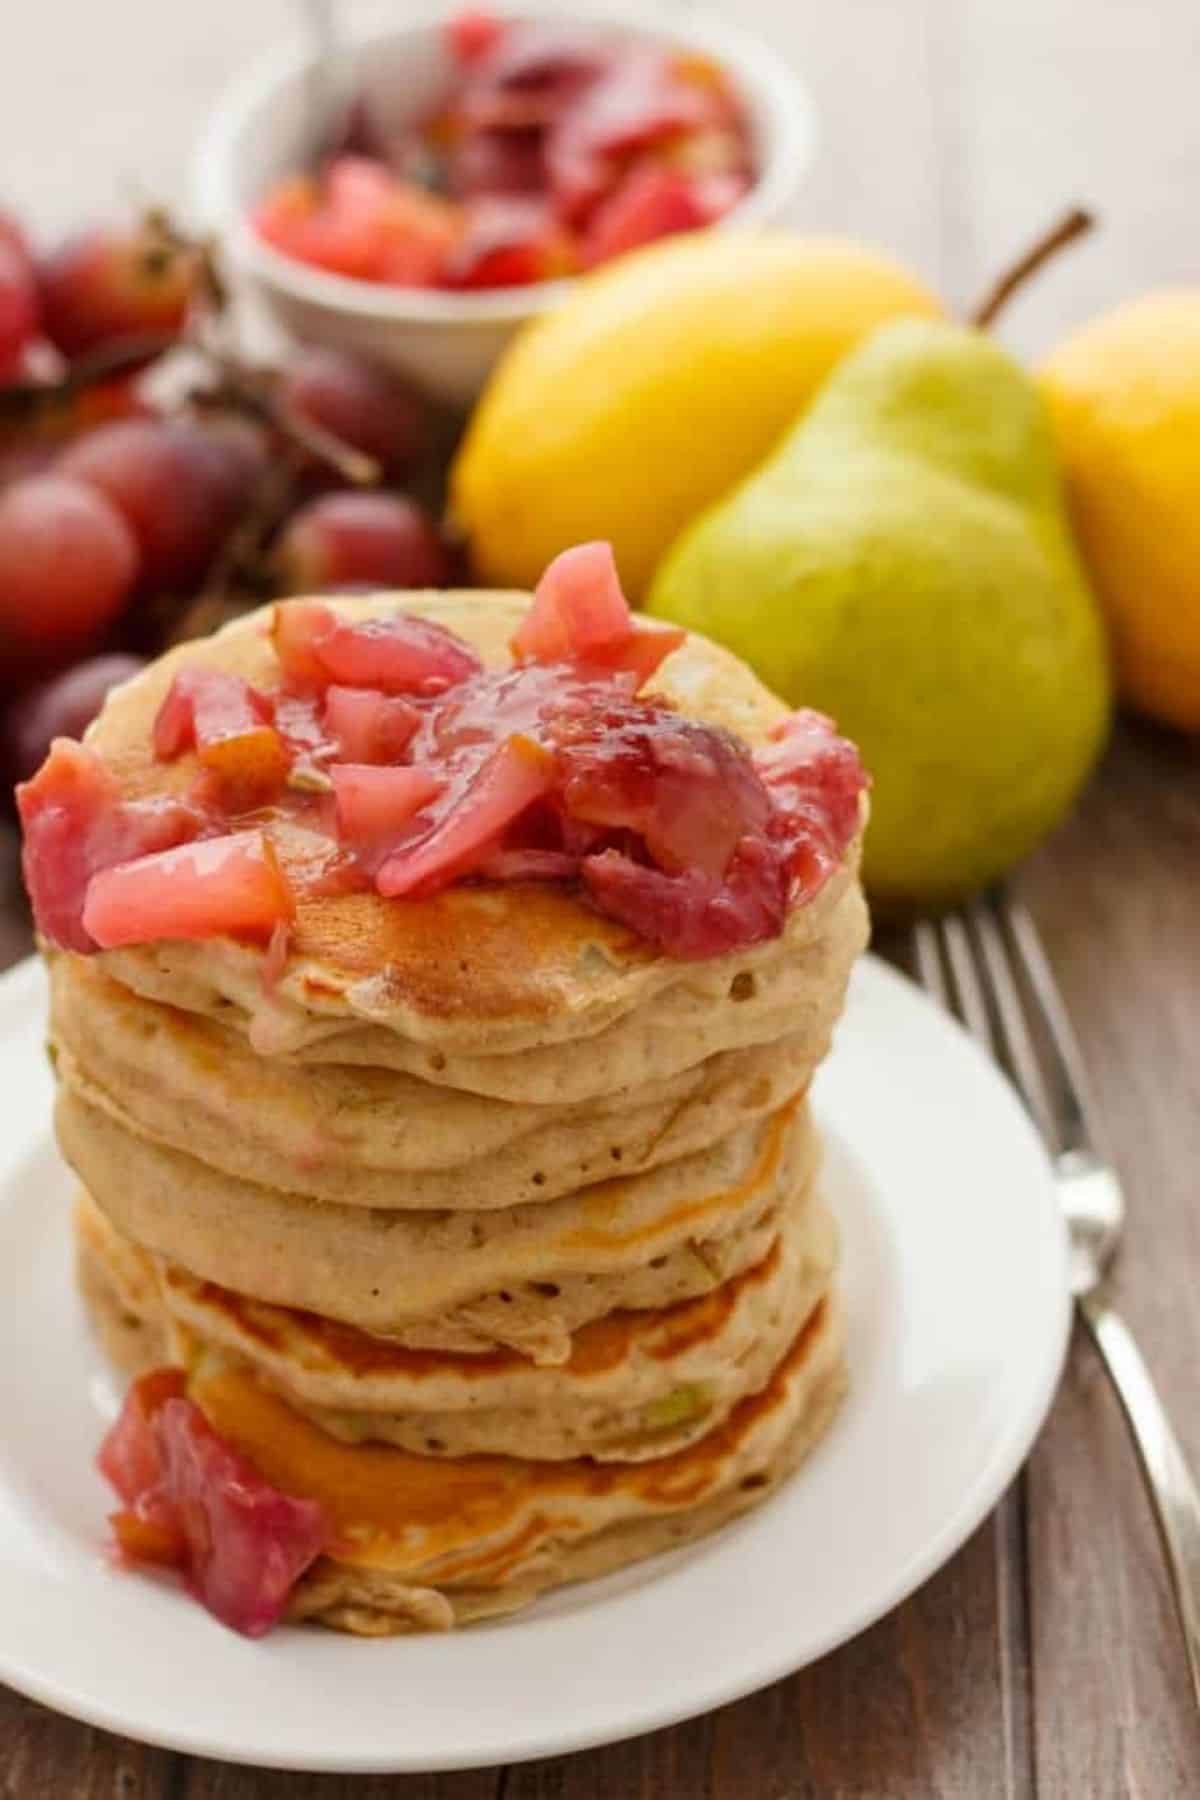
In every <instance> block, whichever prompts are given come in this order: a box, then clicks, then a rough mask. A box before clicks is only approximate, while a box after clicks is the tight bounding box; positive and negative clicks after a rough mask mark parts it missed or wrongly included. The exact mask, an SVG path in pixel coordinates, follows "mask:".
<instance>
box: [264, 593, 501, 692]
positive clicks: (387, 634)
mask: <svg viewBox="0 0 1200 1800" xmlns="http://www.w3.org/2000/svg"><path fill="white" fill-rule="evenodd" d="M272 635H273V637H274V640H275V651H276V654H277V656H278V657H279V661H280V663H281V664H282V667H283V672H284V674H285V675H286V676H287V677H288V678H289V680H291V681H296V682H301V683H308V684H313V685H317V686H321V687H326V686H328V685H330V684H331V683H334V684H337V685H338V686H342V687H361V688H376V689H381V690H382V691H383V692H384V693H387V694H438V693H443V692H444V691H445V689H446V688H448V687H453V686H454V684H455V683H456V682H459V681H464V680H465V679H466V678H467V676H468V675H473V674H475V673H476V671H477V670H478V669H479V668H480V667H481V666H482V665H481V664H480V661H479V658H478V657H477V656H476V654H475V652H474V651H473V650H472V649H470V648H469V646H468V645H466V644H464V643H463V641H462V639H461V638H458V637H456V636H455V635H454V633H453V632H452V631H447V630H446V628H445V626H444V625H437V624H435V623H434V621H433V620H432V619H421V618H417V617H416V616H415V615H413V614H411V613H393V614H392V615H391V617H389V618H382V619H364V620H362V621H361V622H360V623H359V624H356V625H352V624H350V623H349V622H348V621H346V620H344V619H340V618H339V617H338V615H337V614H336V613H335V612H334V611H333V609H332V608H331V607H329V606H324V605H322V604H321V602H320V601H318V600H285V601H281V602H280V604H279V605H277V606H276V608H275V618H274V623H273V626H272Z"/></svg>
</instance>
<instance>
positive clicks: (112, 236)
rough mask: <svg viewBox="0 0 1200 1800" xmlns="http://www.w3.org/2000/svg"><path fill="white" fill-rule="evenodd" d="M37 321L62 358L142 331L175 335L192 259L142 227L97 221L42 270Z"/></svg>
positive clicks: (184, 305)
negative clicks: (112, 224) (40, 296)
mask: <svg viewBox="0 0 1200 1800" xmlns="http://www.w3.org/2000/svg"><path fill="white" fill-rule="evenodd" d="M39 276H40V281H41V295H42V323H43V328H44V330H45V332H46V336H47V337H48V338H49V339H50V340H51V342H52V343H54V344H56V345H57V346H58V348H59V349H60V350H61V351H62V352H63V354H64V355H65V356H78V355H79V354H80V353H81V352H82V351H84V350H90V349H92V348H93V347H94V346H95V345H97V344H106V343H108V342H110V341H111V340H112V339H114V338H121V337H130V336H133V335H135V334H137V333H140V332H165V333H168V334H170V335H174V334H176V333H177V332H178V331H179V330H180V329H181V327H182V325H183V322H184V320H185V318H186V317H187V310H188V305H189V303H190V301H191V297H192V290H193V286H194V282H195V258H194V256H193V255H192V253H191V252H190V251H189V250H186V249H177V248H176V247H175V246H174V245H172V244H169V243H167V242H165V241H164V239H163V238H162V236H161V235H160V234H159V233H158V232H156V231H153V230H150V229H148V228H146V227H144V226H142V227H135V228H134V229H132V230H130V229H128V228H125V229H122V228H120V227H114V226H95V227H93V228H92V229H91V230H90V231H82V232H79V233H77V234H76V235H75V236H74V237H70V238H68V239H67V240H66V242H65V243H63V244H61V245H60V246H59V247H58V249H57V250H54V251H52V252H51V254H50V255H49V256H47V257H46V258H45V259H44V260H43V262H42V264H41V267H40V269H39Z"/></svg>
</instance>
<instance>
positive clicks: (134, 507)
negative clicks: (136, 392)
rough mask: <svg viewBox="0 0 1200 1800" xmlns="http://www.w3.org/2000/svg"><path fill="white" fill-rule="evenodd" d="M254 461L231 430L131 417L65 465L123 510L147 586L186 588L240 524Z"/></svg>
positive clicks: (72, 453) (78, 448)
mask: <svg viewBox="0 0 1200 1800" xmlns="http://www.w3.org/2000/svg"><path fill="white" fill-rule="evenodd" d="M258 454H259V455H261V447H260V449H259V452H258ZM255 459H256V452H255V450H254V448H253V440H252V439H250V438H248V437H246V436H245V435H244V434H240V435H239V434H235V433H234V432H233V431H232V430H231V431H229V432H228V433H226V432H222V431H220V430H216V431H209V430H208V429H206V428H205V427H204V426H202V425H199V424H196V423H193V422H192V421H191V420H187V419H124V420H120V421H118V422H117V423H115V424H112V425H105V426H102V427H101V428H100V429H99V430H98V431H92V432H89V433H88V434H87V436H86V437H83V438H81V439H80V440H79V441H78V442H77V443H76V444H74V445H72V446H71V448H69V449H68V450H67V451H66V452H65V454H64V455H63V457H62V459H61V462H60V464H59V467H60V469H61V470H62V471H63V473H64V474H69V475H71V476H73V477H74V478H75V479H77V480H79V481H85V482H87V484H88V485H89V487H92V488H94V489H95V490H97V491H98V492H100V493H102V494H103V495H104V496H105V497H106V499H108V500H110V501H111V502H112V504H113V506H115V507H116V509H117V511H118V512H119V513H121V515H122V516H123V518H124V519H125V521H126V523H127V524H128V526H129V528H130V530H131V531H132V532H133V535H134V537H135V538H136V539H137V543H138V548H139V551H140V554H141V564H142V578H143V580H144V582H145V583H146V584H147V585H148V586H150V587H155V588H166V589H168V590H171V589H175V590H180V589H185V588H187V587H189V586H191V585H192V584H193V583H194V582H195V581H197V580H198V579H199V578H200V576H201V575H203V573H204V571H205V569H206V568H207V567H208V565H209V563H210V562H211V561H212V558H213V556H214V555H215V553H216V551H217V549H218V548H219V546H220V544H221V541H222V539H223V538H224V536H225V534H226V533H227V532H228V530H229V528H230V527H231V525H232V524H233V523H234V521H235V520H236V518H237V516H238V514H239V512H240V510H241V508H242V506H243V505H244V504H245V498H246V490H247V488H248V486H249V485H250V483H251V481H252V480H253V474H254V464H255Z"/></svg>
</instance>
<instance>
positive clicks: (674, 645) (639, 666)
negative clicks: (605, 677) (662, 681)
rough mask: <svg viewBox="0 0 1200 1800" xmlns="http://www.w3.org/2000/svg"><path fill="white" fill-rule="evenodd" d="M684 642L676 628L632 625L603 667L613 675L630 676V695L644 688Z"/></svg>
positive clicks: (683, 637) (682, 631)
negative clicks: (626, 635)
mask: <svg viewBox="0 0 1200 1800" xmlns="http://www.w3.org/2000/svg"><path fill="white" fill-rule="evenodd" d="M686 643H687V632H686V631H684V630H683V629H682V627H680V626H678V625H643V624H640V623H638V624H635V625H634V627H633V632H632V634H631V636H630V637H629V638H628V639H627V640H626V642H625V643H624V644H623V645H622V646H621V648H620V649H619V650H617V651H615V652H614V653H613V654H612V655H610V656H607V657H606V658H605V659H604V664H603V667H604V669H605V670H606V671H607V672H608V673H609V674H613V675H632V676H633V679H634V692H635V693H637V692H639V690H640V689H642V688H644V687H645V685H646V683H647V682H648V681H649V679H650V677H651V676H652V675H654V674H656V673H657V671H658V669H659V668H660V667H661V665H662V664H663V663H664V662H666V660H667V658H668V656H670V654H671V652H672V651H673V650H678V649H680V648H681V647H682V646H683V645H684V644H686Z"/></svg>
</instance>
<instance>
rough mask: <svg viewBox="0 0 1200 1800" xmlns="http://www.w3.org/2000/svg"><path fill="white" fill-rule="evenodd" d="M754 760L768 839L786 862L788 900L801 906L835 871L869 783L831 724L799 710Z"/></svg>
mask: <svg viewBox="0 0 1200 1800" xmlns="http://www.w3.org/2000/svg"><path fill="white" fill-rule="evenodd" d="M771 736H772V742H771V743H769V744H766V745H763V746H762V747H761V748H759V749H758V750H756V751H755V753H754V764H755V767H756V768H757V770H758V772H759V774H760V775H761V776H762V779H763V781H764V783H765V785H766V788H767V791H768V793H769V794H770V795H771V798H772V801H773V802H774V811H773V818H772V839H773V841H774V842H775V843H776V844H777V845H778V847H779V849H780V851H781V853H782V854H783V856H784V857H785V859H786V862H787V866H788V869H789V872H790V875H791V880H792V890H793V899H808V898H811V896H812V895H813V894H815V893H816V892H817V890H818V889H819V888H820V887H821V885H822V883H823V882H824V881H825V880H826V878H827V877H828V876H829V875H831V874H832V873H833V871H834V870H835V869H836V868H837V866H838V865H839V863H840V862H841V859H842V857H843V855H844V854H845V851H846V847H847V845H848V844H849V843H850V840H851V839H852V838H853V836H854V834H855V832H856V831H857V830H858V825H859V817H860V811H861V800H862V795H863V793H864V792H865V791H866V789H867V787H868V786H869V785H870V784H869V779H868V776H867V774H866V771H865V770H864V768H863V766H862V761H861V759H860V757H859V754H858V751H857V749H856V748H855V746H854V745H853V744H852V743H851V742H850V741H849V739H848V738H844V737H839V736H838V733H837V727H836V726H835V724H834V722H833V720H832V719H827V718H826V717H825V715H824V714H823V713H819V712H814V711H812V710H811V709H810V708H807V707H802V708H801V709H800V710H799V711H798V712H794V713H792V714H791V715H790V717H789V718H787V719H785V720H784V721H783V722H782V723H781V724H780V725H777V726H776V727H775V730H774V731H773V732H772V734H771Z"/></svg>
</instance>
